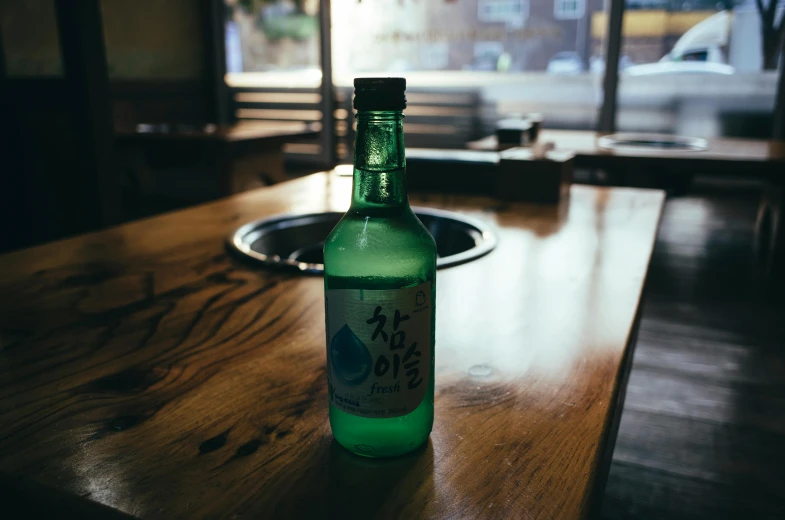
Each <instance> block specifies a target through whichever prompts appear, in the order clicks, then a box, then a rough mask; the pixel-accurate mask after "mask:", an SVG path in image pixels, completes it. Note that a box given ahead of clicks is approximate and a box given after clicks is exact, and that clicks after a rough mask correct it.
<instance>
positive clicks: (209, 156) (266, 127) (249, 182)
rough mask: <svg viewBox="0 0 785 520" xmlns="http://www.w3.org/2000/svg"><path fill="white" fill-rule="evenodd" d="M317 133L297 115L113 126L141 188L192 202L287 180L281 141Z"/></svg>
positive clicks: (124, 163) (123, 160) (123, 159)
mask: <svg viewBox="0 0 785 520" xmlns="http://www.w3.org/2000/svg"><path fill="white" fill-rule="evenodd" d="M318 135H319V132H318V131H317V130H316V129H315V128H314V126H313V125H311V124H308V123H302V122H298V121H275V122H273V121H248V122H241V123H237V124H234V125H213V124H208V125H201V126H192V125H178V124H171V125H168V124H162V125H136V126H134V127H121V128H118V129H116V131H115V137H116V142H117V148H118V152H119V153H120V155H121V162H122V163H123V166H125V167H129V168H130V169H131V170H132V171H134V173H135V175H136V177H137V183H138V184H141V185H142V189H143V190H145V191H147V192H154V193H158V192H164V193H166V194H169V195H171V196H174V197H175V198H181V199H183V200H187V201H192V202H199V201H204V200H211V199H216V198H220V197H225V196H227V195H231V194H234V193H239V192H241V191H246V190H248V189H252V188H258V187H260V186H264V185H266V184H274V183H278V182H284V181H286V180H288V179H289V178H288V177H287V176H286V172H285V170H284V154H283V146H284V144H286V143H291V142H296V141H300V140H303V139H312V138H315V137H317V136H318ZM150 156H154V158H153V159H152V160H151V159H150ZM155 162H162V163H163V164H164V166H162V167H157V166H156V165H155V164H154V163H155ZM156 170H160V171H156Z"/></svg>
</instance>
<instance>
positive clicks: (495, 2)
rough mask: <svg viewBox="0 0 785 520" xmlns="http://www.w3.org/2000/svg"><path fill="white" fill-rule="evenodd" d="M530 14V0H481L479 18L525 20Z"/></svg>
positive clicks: (510, 21)
mask: <svg viewBox="0 0 785 520" xmlns="http://www.w3.org/2000/svg"><path fill="white" fill-rule="evenodd" d="M528 14H529V2H528V0H480V2H479V3H478V4H477V18H479V20H480V21H481V22H505V23H515V22H518V23H520V22H523V20H525V19H526V17H527V16H528Z"/></svg>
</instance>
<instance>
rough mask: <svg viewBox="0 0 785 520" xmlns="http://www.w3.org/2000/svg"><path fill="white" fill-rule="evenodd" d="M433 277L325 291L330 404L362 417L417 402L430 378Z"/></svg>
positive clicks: (408, 408)
mask: <svg viewBox="0 0 785 520" xmlns="http://www.w3.org/2000/svg"><path fill="white" fill-rule="evenodd" d="M431 283H432V282H426V283H424V284H421V285H418V286H417V287H410V288H406V289H394V290H381V291H375V290H364V289H333V290H328V291H326V292H325V314H326V329H327V382H328V389H329V395H330V402H331V403H332V404H333V406H335V407H337V408H338V409H340V410H342V411H344V412H346V413H350V414H352V415H358V416H360V417H370V418H389V417H399V416H401V415H406V414H409V413H411V412H413V411H414V409H415V408H417V407H418V406H419V405H420V403H421V402H422V400H423V397H425V392H426V390H427V389H428V384H429V383H430V378H431V359H432V349H433V345H431V320H432V319H433V317H432V314H433V312H432V309H433V303H432V302H431Z"/></svg>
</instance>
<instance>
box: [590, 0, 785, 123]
mask: <svg viewBox="0 0 785 520" xmlns="http://www.w3.org/2000/svg"><path fill="white" fill-rule="evenodd" d="M771 1H772V2H775V1H777V0H771ZM763 5H764V6H767V5H770V3H769V1H766V2H763ZM778 5H779V6H780V7H778V9H779V12H780V13H782V12H783V11H785V2H783V1H782V0H779V2H778ZM595 16H597V17H601V16H603V15H602V14H597V15H595ZM779 16H782V15H779ZM762 20H763V17H762V16H761V13H760V12H759V8H758V6H757V4H756V2H739V1H737V0H721V1H717V0H690V1H689V2H671V3H669V4H663V6H661V7H659V8H652V7H651V5H649V4H643V3H642V2H640V1H639V0H626V8H625V11H624V24H623V27H622V38H623V39H622V45H621V59H620V61H619V90H618V112H617V114H618V115H617V119H616V128H617V130H618V131H620V132H655V133H666V134H670V133H673V134H682V135H688V136H694V137H708V138H711V137H721V136H728V137H758V138H767V137H770V132H771V128H772V108H773V106H774V97H775V92H776V86H777V77H778V74H777V68H778V57H777V56H776V54H772V55H769V56H767V55H765V53H764V51H763V49H764V48H765V46H764V45H763V42H764V41H765V39H766V38H768V37H769V34H770V31H766V30H765V26H764V24H763V22H762ZM768 23H769V24H771V22H768ZM774 48H775V49H776V47H774Z"/></svg>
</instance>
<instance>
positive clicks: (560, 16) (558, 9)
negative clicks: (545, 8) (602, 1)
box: [553, 0, 586, 20]
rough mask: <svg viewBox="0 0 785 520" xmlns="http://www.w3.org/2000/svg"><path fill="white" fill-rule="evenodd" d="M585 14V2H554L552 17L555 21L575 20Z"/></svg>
mask: <svg viewBox="0 0 785 520" xmlns="http://www.w3.org/2000/svg"><path fill="white" fill-rule="evenodd" d="M584 14H586V0H554V2H553V16H554V18H556V19H557V20H577V19H579V18H583V16H584Z"/></svg>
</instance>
